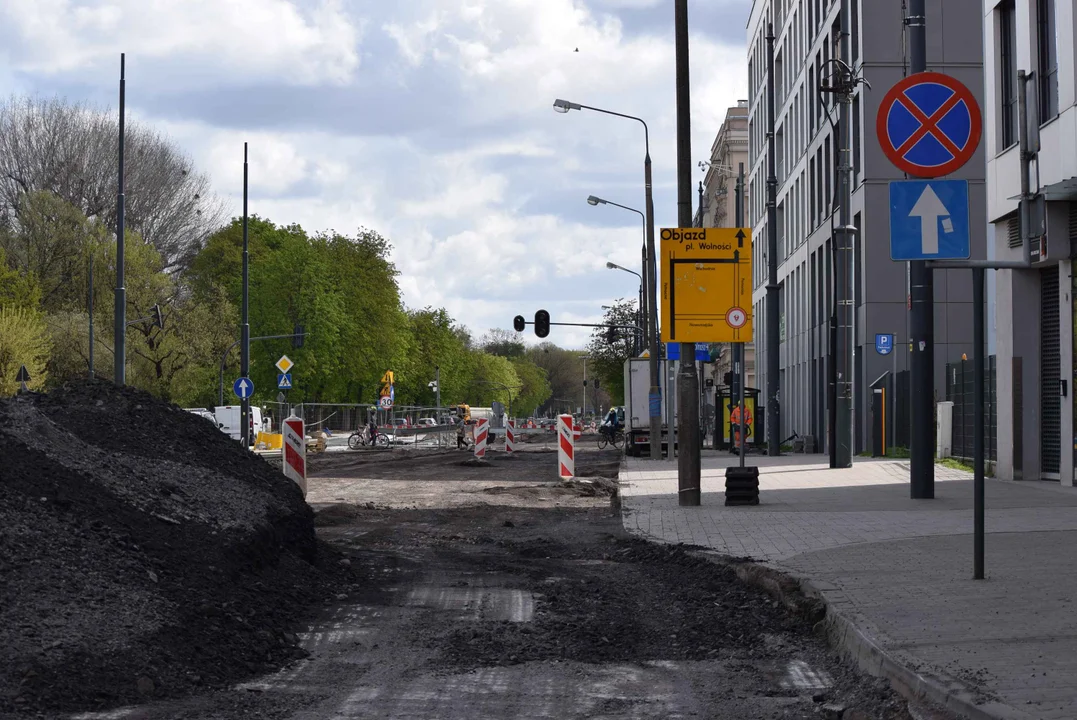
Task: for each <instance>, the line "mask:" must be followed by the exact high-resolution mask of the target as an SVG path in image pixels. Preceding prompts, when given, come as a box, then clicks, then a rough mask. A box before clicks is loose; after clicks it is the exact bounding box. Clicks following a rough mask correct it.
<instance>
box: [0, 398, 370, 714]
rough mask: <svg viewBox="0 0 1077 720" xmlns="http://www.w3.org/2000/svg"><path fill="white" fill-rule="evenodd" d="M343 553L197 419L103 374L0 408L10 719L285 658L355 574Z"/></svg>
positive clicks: (3, 635) (5, 679) (163, 691)
mask: <svg viewBox="0 0 1077 720" xmlns="http://www.w3.org/2000/svg"><path fill="white" fill-rule="evenodd" d="M338 559H339V556H337V555H336V554H335V553H333V552H332V551H330V550H328V549H327V548H325V547H324V546H320V545H319V543H318V542H317V540H316V538H315V534H314V522H313V513H312V512H311V510H310V508H309V507H308V505H307V504H306V502H305V501H304V500H303V497H302V493H301V492H300V490H299V488H298V487H296V486H295V484H294V483H292V482H291V481H289V480H287V479H286V478H284V476H283V475H282V474H281V473H280V471H279V470H274V469H273V468H271V467H270V466H269V465H268V464H266V463H265V462H264V461H262V460H261V459H259V458H258V457H256V456H254V455H253V454H251V453H249V452H247V451H245V450H243V449H242V448H240V446H239V444H238V443H236V442H234V441H232V440H229V439H228V438H227V436H225V435H224V434H223V433H221V432H220V431H219V430H217V429H216V428H215V427H214V426H213V424H212V423H210V422H207V421H206V420H205V419H203V418H201V417H198V416H196V415H193V414H191V413H188V412H186V411H184V410H182V409H180V408H178V407H175V406H172V405H168V404H166V403H162V402H160V401H159V400H156V399H154V398H153V397H151V396H150V395H148V394H146V393H143V392H141V391H138V390H134V389H130V388H124V389H118V388H116V387H114V386H113V385H111V384H110V383H105V382H86V383H81V384H78V385H74V386H70V387H66V388H63V389H60V390H57V391H54V392H53V393H50V394H49V395H28V396H22V397H18V398H13V399H6V400H2V401H0V713H3V714H9V713H19V714H24V713H30V712H55V711H60V710H64V711H69V710H80V709H103V708H109V707H113V706H116V705H119V704H124V703H130V702H137V701H140V700H146V699H149V698H155V697H163V696H170V695H177V694H182V693H185V692H188V691H190V690H191V689H193V688H196V687H199V686H211V687H212V686H222V685H226V684H228V683H231V682H234V681H236V680H238V679H241V678H243V677H246V676H250V675H254V674H257V673H260V672H264V671H267V670H270V669H273V668H276V667H279V666H280V665H281V664H282V663H285V662H287V661H289V660H290V659H292V658H295V657H299V656H302V655H303V651H301V650H299V649H298V648H297V647H296V642H297V638H296V636H295V634H294V630H295V629H296V625H295V623H296V622H297V620H299V619H300V618H301V617H302V616H303V614H304V613H305V612H308V611H309V608H310V606H311V604H312V603H317V602H319V601H322V600H325V599H327V598H330V597H332V596H333V594H334V593H336V592H339V591H340V590H341V589H342V588H345V587H347V586H348V585H349V584H350V583H352V582H354V578H353V577H352V576H351V575H350V572H349V571H348V570H347V569H346V568H344V567H342V565H341V564H338V562H337V560H338Z"/></svg>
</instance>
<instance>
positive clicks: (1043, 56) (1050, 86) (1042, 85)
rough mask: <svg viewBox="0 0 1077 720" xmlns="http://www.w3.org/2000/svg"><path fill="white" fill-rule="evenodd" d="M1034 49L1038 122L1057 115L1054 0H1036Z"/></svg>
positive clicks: (1056, 54) (1056, 52)
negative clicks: (1036, 70) (1037, 80)
mask: <svg viewBox="0 0 1077 720" xmlns="http://www.w3.org/2000/svg"><path fill="white" fill-rule="evenodd" d="M1036 49H1037V63H1036V66H1037V68H1038V70H1039V72H1038V73H1037V74H1038V76H1039V101H1040V108H1039V109H1040V122H1041V123H1044V122H1047V121H1048V120H1050V119H1051V118H1053V117H1054V116H1056V115H1058V51H1057V49H1056V45H1055V3H1054V0H1036Z"/></svg>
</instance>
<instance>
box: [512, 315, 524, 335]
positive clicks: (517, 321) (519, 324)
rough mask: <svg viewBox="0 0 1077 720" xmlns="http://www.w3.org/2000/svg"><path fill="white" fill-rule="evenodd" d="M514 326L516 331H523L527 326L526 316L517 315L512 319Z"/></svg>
mask: <svg viewBox="0 0 1077 720" xmlns="http://www.w3.org/2000/svg"><path fill="white" fill-rule="evenodd" d="M512 327H513V328H514V329H515V330H516V332H523V331H524V328H525V327H527V321H526V320H524V316H523V315H517V316H516V317H514V318H513V319H512Z"/></svg>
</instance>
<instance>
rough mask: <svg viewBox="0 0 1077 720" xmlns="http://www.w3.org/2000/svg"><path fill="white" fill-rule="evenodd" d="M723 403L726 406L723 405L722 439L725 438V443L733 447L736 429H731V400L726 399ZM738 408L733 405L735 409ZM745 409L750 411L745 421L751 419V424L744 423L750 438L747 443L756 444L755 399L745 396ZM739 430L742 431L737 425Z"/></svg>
mask: <svg viewBox="0 0 1077 720" xmlns="http://www.w3.org/2000/svg"><path fill="white" fill-rule="evenodd" d="M723 403H724V404H723V405H722V437H724V438H725V441H726V442H727V443H729V444H730V445H732V444H733V430H734V428H732V427H730V425H729V416H730V415H731V414H732V410H731V409H730V400H729V398H724V399H723ZM736 406H737V405H736V403H733V407H736ZM744 408H745V409H746V410H747V411H748V412H747V414H745V416H744V419H745V420H748V419H751V422H745V423H744V429H745V430H747V435H748V438H747V440H746V442H749V443H754V442H755V398H751V397H747V396H745V398H744ZM737 429H738V430H739V429H740V425H739V424H738V425H737Z"/></svg>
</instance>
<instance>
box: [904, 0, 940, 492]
mask: <svg viewBox="0 0 1077 720" xmlns="http://www.w3.org/2000/svg"><path fill="white" fill-rule="evenodd" d="M926 20H927V17H926V12H925V1H924V0H909V17H908V18H907V19H906V22H907V24H908V26H909V69H910V70H911V71H912V72H913V73H914V74H915V73H919V72H924V71H925V70H927V27H926ZM909 285H910V288H909V289H910V295H911V296H912V310H911V313H910V316H909V329H910V335H911V336H912V337H911V339H912V365H911V368H910V370H911V374H910V380H911V383H910V384H911V386H912V398H911V405H912V413H911V414H912V429H911V438H910V439H911V443H910V445H911V447H910V448H909V450H910V454H911V458H910V463H909V466H910V474H909V478H910V481H911V482H910V488H909V490H910V496H911V497H912V498H914V499H929V498H933V497H935V458H934V455H935V437H934V436H935V403H934V394H935V393H934V389H935V317H934V313H935V310H934V296H935V288H934V281H933V278H932V271H931V269H930V268H929V267H928V266H927V263H926V262H924V261H922V260H920V261H914V262H910V263H909Z"/></svg>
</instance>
